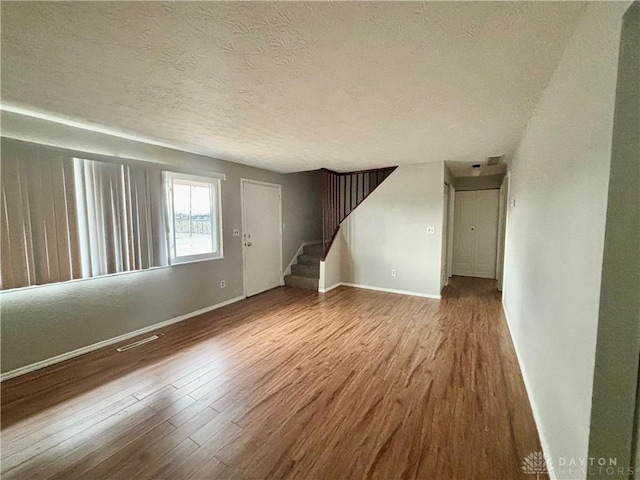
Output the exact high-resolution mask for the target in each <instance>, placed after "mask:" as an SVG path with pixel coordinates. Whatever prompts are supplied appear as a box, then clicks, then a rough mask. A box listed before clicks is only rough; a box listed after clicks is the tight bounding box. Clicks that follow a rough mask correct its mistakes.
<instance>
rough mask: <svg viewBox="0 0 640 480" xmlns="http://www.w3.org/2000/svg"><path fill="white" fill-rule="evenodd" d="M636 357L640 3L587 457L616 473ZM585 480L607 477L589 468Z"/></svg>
mask: <svg viewBox="0 0 640 480" xmlns="http://www.w3.org/2000/svg"><path fill="white" fill-rule="evenodd" d="M639 352H640V3H636V4H634V5H633V6H632V7H631V8H630V9H629V11H628V12H627V13H626V14H625V16H624V24H623V30H622V40H621V44H620V60H619V66H618V83H617V88H616V108H615V118H614V123H613V147H612V155H611V169H610V174H609V195H608V205H607V223H606V233H605V238H604V261H603V266H602V286H601V288H600V315H599V318H598V343H597V346H596V363H595V378H594V383H593V406H592V409H591V432H590V440H589V456H590V457H595V458H612V457H615V458H616V459H617V461H618V466H619V467H630V466H633V461H632V450H633V448H632V439H633V426H634V413H635V408H636V395H637V382H638V355H639ZM636 428H637V425H636ZM636 441H637V438H636ZM637 467H640V465H637ZM624 473H626V472H624ZM590 478H612V476H611V475H607V473H606V472H603V474H601V472H599V471H598V470H595V469H594V470H593V471H592V472H591V475H590ZM618 478H627V476H626V475H625V474H623V475H619V477H618ZM635 478H640V472H636V473H635Z"/></svg>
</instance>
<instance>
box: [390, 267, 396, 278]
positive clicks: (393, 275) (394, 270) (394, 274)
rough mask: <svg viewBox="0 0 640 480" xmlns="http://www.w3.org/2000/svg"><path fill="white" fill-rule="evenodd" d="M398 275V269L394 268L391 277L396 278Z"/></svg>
mask: <svg viewBox="0 0 640 480" xmlns="http://www.w3.org/2000/svg"><path fill="white" fill-rule="evenodd" d="M396 273H397V272H396V269H395V268H393V269H392V270H391V276H392V277H395V276H396Z"/></svg>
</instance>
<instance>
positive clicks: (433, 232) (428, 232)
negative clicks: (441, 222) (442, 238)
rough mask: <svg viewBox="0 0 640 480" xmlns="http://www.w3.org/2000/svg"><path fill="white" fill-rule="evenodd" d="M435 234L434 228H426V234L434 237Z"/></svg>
mask: <svg viewBox="0 0 640 480" xmlns="http://www.w3.org/2000/svg"><path fill="white" fill-rule="evenodd" d="M435 233H436V227H427V234H428V235H434V234H435Z"/></svg>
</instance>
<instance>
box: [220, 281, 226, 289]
mask: <svg viewBox="0 0 640 480" xmlns="http://www.w3.org/2000/svg"><path fill="white" fill-rule="evenodd" d="M225 286H226V284H225V283H224V280H220V288H224V287H225Z"/></svg>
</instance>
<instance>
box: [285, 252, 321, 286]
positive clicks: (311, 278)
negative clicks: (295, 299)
mask: <svg viewBox="0 0 640 480" xmlns="http://www.w3.org/2000/svg"><path fill="white" fill-rule="evenodd" d="M302 252H303V253H302V255H298V263H297V265H291V275H286V276H285V277H284V284H285V285H286V286H287V287H298V288H306V289H308V290H315V291H318V282H319V280H320V260H322V244H321V243H318V244H315V245H305V246H304V247H303V250H302Z"/></svg>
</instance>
